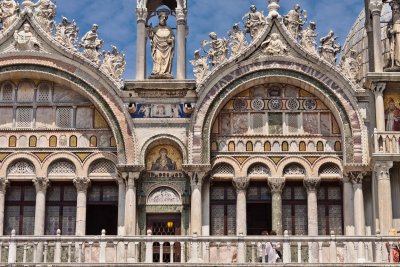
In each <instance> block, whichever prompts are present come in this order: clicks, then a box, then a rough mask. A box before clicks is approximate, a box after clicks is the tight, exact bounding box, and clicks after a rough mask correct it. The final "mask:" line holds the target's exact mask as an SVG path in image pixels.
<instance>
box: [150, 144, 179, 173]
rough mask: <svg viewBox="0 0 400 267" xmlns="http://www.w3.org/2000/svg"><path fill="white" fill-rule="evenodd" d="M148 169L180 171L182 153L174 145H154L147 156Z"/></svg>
mask: <svg viewBox="0 0 400 267" xmlns="http://www.w3.org/2000/svg"><path fill="white" fill-rule="evenodd" d="M146 169H147V170H148V171H179V170H182V156H181V153H180V152H179V151H178V149H176V148H175V147H174V146H172V145H160V146H156V147H154V148H153V149H152V150H151V151H150V152H149V153H148V154H147V156H146Z"/></svg>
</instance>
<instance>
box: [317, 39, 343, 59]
mask: <svg viewBox="0 0 400 267" xmlns="http://www.w3.org/2000/svg"><path fill="white" fill-rule="evenodd" d="M334 35H335V33H334V32H333V31H329V33H328V35H327V36H325V37H323V38H321V40H320V42H321V46H320V47H319V53H320V56H321V58H323V59H325V60H326V61H328V62H329V63H330V64H332V65H336V55H337V54H338V53H339V52H340V50H341V49H342V46H341V45H339V44H337V43H336V39H337V38H338V37H337V36H336V37H333V36H334Z"/></svg>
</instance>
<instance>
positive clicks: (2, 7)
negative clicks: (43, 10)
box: [0, 0, 19, 31]
mask: <svg viewBox="0 0 400 267" xmlns="http://www.w3.org/2000/svg"><path fill="white" fill-rule="evenodd" d="M18 10H19V7H18V4H17V3H16V2H15V0H3V1H1V2H0V20H1V23H2V24H3V27H2V30H3V31H6V30H7V29H8V28H9V27H10V26H11V24H13V22H14V21H15V20H16V19H17V18H18Z"/></svg>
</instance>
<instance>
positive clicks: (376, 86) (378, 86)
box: [371, 82, 386, 95]
mask: <svg viewBox="0 0 400 267" xmlns="http://www.w3.org/2000/svg"><path fill="white" fill-rule="evenodd" d="M385 89H386V83H385V82H374V83H372V87H371V90H372V92H374V93H375V95H377V94H383V91H385Z"/></svg>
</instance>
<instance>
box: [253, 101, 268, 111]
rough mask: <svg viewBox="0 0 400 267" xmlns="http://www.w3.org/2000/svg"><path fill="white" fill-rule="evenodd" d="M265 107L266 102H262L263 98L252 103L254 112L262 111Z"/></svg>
mask: <svg viewBox="0 0 400 267" xmlns="http://www.w3.org/2000/svg"><path fill="white" fill-rule="evenodd" d="M264 106H265V104H264V100H262V99H261V98H256V99H253V101H251V108H252V109H254V110H262V109H263V108H264Z"/></svg>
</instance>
